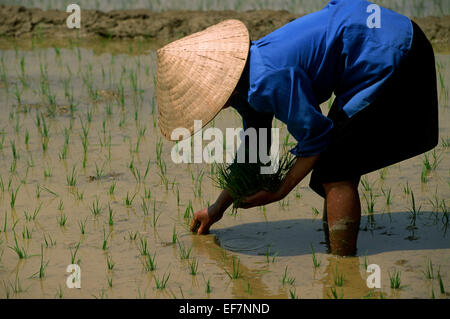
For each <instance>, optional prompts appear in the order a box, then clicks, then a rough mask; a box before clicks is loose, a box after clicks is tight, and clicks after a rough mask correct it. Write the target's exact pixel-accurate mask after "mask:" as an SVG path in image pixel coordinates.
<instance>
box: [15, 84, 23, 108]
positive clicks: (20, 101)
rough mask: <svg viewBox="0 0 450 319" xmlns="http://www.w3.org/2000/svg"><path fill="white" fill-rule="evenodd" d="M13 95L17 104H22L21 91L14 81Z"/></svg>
mask: <svg viewBox="0 0 450 319" xmlns="http://www.w3.org/2000/svg"><path fill="white" fill-rule="evenodd" d="M14 88H15V90H14V95H15V96H16V100H17V105H21V104H22V99H21V95H22V92H20V91H19V87H18V86H17V83H14Z"/></svg>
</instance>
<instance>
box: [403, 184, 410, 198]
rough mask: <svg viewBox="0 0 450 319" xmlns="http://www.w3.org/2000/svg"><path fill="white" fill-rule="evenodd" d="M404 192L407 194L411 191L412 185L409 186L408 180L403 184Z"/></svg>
mask: <svg viewBox="0 0 450 319" xmlns="http://www.w3.org/2000/svg"><path fill="white" fill-rule="evenodd" d="M403 193H404V194H405V195H409V194H410V193H411V187H410V186H409V183H408V181H406V185H405V186H403Z"/></svg>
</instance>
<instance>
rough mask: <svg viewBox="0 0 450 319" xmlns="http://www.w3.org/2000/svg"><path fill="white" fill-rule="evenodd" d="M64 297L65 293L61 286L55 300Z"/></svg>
mask: <svg viewBox="0 0 450 319" xmlns="http://www.w3.org/2000/svg"><path fill="white" fill-rule="evenodd" d="M62 297H63V292H62V289H61V286H59V287H58V290H56V294H55V299H62Z"/></svg>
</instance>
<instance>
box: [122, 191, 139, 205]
mask: <svg viewBox="0 0 450 319" xmlns="http://www.w3.org/2000/svg"><path fill="white" fill-rule="evenodd" d="M136 194H137V193H135V194H134V195H133V196H132V197H130V195H129V194H128V192H127V197H125V200H124V202H125V206H127V207H131V205H132V204H133V200H134V198H135V197H136Z"/></svg>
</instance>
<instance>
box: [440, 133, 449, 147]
mask: <svg viewBox="0 0 450 319" xmlns="http://www.w3.org/2000/svg"><path fill="white" fill-rule="evenodd" d="M441 146H442V147H443V148H449V147H450V136H446V137H441Z"/></svg>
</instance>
